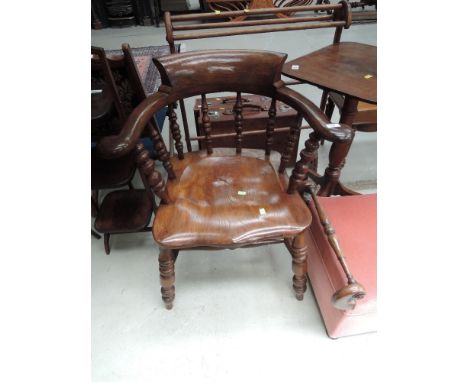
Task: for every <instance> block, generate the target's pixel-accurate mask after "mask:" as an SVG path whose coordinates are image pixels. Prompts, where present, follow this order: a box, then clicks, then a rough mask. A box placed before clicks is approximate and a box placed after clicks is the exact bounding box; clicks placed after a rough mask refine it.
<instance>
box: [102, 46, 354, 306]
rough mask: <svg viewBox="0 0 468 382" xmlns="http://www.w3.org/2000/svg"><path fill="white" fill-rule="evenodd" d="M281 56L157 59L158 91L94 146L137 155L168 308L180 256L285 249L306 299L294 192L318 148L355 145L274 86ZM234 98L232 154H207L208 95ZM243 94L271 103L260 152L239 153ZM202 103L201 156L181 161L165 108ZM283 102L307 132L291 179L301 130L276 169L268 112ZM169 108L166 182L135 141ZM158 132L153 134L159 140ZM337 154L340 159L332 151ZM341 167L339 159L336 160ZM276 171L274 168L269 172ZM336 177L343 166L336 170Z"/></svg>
mask: <svg viewBox="0 0 468 382" xmlns="http://www.w3.org/2000/svg"><path fill="white" fill-rule="evenodd" d="M286 57H287V55H286V54H282V53H275V52H265V51H255V50H206V51H197V52H188V53H182V54H177V55H171V56H166V57H162V58H160V59H155V60H154V62H155V64H156V65H157V67H158V69H159V71H160V73H161V78H162V85H161V87H160V88H159V90H158V92H157V93H155V94H154V95H152V96H150V97H149V98H147V99H146V100H144V101H143V102H142V103H140V105H138V106H137V108H136V109H135V110H134V111H133V112H132V114H131V115H130V117H129V118H128V120H127V122H126V123H125V126H124V127H123V129H122V131H121V133H120V134H119V135H118V136H114V137H106V138H104V139H103V140H102V141H101V142H100V143H99V145H98V150H99V151H100V153H101V154H102V155H104V156H106V157H118V156H123V155H126V154H127V153H128V152H129V151H131V150H133V149H134V148H135V147H136V161H137V164H138V166H139V168H140V172H141V173H142V174H144V176H145V179H146V182H147V184H148V185H149V186H150V187H151V189H152V190H153V191H154V192H155V194H156V195H157V196H158V197H159V198H160V204H159V207H158V210H157V213H156V217H155V220H154V223H153V237H154V239H155V241H156V242H157V244H158V245H159V247H160V254H159V269H160V279H161V285H162V288H161V292H162V298H163V301H164V302H165V305H166V308H167V309H171V308H172V304H173V300H174V296H175V288H174V280H175V275H174V263H175V260H176V258H177V256H178V253H179V250H187V249H195V248H198V249H200V248H202V249H205V248H206V249H210V248H211V249H216V248H231V249H233V248H238V247H248V246H256V245H264V244H270V243H285V244H286V246H287V247H288V249H289V251H290V252H291V254H292V257H293V261H292V263H293V266H292V268H293V272H294V276H293V288H294V290H295V295H296V298H297V299H298V300H302V298H303V295H304V292H305V290H306V246H305V241H304V239H305V237H304V231H305V230H306V228H307V227H308V226H309V225H310V223H311V214H310V211H309V210H308V208H307V206H306V204H305V203H304V201H303V200H302V198H301V196H300V193H301V192H302V190H303V189H304V187H305V179H306V174H307V165H308V163H309V162H310V160H312V158H313V156H314V152H313V151H314V149H315V148H316V147H317V146H318V144H319V141H320V139H322V138H323V139H326V140H329V141H331V142H333V145H339V146H341V145H343V144H345V145H346V143H347V142H349V141H350V140H351V139H352V138H353V134H354V133H353V130H352V129H350V128H349V127H347V126H345V125H330V124H329V121H328V120H327V118H326V116H325V114H323V112H322V111H321V110H320V109H319V108H318V107H316V106H315V105H314V104H313V103H312V102H310V101H309V100H307V99H306V98H305V97H303V96H302V95H300V94H299V93H297V92H295V91H293V90H291V89H288V88H287V87H285V86H284V83H283V82H282V81H281V68H282V65H283V63H284V61H285V60H286ZM219 92H234V93H236V103H235V107H234V114H235V118H234V123H233V132H232V133H224V134H223V136H230V137H232V139H233V140H234V142H235V148H213V147H212V146H211V140H212V139H213V138H215V137H217V136H219V135H221V134H211V122H210V116H209V113H208V105H207V101H206V99H207V94H211V93H219ZM241 92H246V93H250V94H257V95H262V96H266V97H270V98H271V106H270V110H269V118H268V121H267V123H266V126H265V130H264V131H261V132H260V133H263V134H265V131H266V134H265V150H264V151H263V150H253V149H245V148H244V149H243V148H242V139H243V136H244V135H245V134H247V133H252V134H257V133H259V132H258V131H257V132H250V131H249V132H244V133H243V131H242V125H243V117H242V96H241ZM200 94H201V96H202V123H203V125H204V131H205V135H204V136H197V137H194V138H193V139H197V140H204V142H205V148H206V150H203V151H193V152H183V145H182V141H181V140H182V137H181V133H180V129H179V125H178V123H177V118H176V114H175V112H174V110H173V107H172V105H173V104H174V103H175V102H176V101H178V100H180V99H181V98H188V97H192V96H196V95H200ZM276 101H282V102H284V103H286V104H287V105H289V106H291V107H292V108H294V109H295V110H297V111H298V114H299V115H300V116H301V118H298V120H299V121H300V120H302V117H303V118H304V119H305V120H306V122H307V123H308V124H309V125H310V127H311V128H312V129H313V131H312V132H311V133H310V135H309V139H308V140H307V142H306V144H305V149H304V150H302V152H301V159H300V160H299V161H298V162H297V163H296V166H295V168H294V170H293V173H292V176H291V177H290V178H289V181H288V178H287V176H286V174H285V168H286V164H287V162H288V160H289V158H288V156H289V155H290V153H291V150H292V148H293V146H294V143H295V141H296V140H297V139H299V135H300V130H301V125H300V124H299V123H298V124H296V125H295V126H292V127H291V128H289V127H287V128H286V129H290V134H289V144H288V148H287V149H286V150H285V152H284V153H283V154H282V156H281V159H280V160H279V161H278V162H277V163H274V160H273V152H272V150H271V147H272V139H273V131H274V130H275V127H274V125H275V110H276V107H275V103H276ZM166 105H169V109H170V112H169V120H170V130H171V133H172V136H173V139H174V142H175V147H176V152H175V155H174V156H173V157H170V155H169V153H168V150H167V148H166V145H165V143H164V141H163V139H162V137H161V135H160V134H156V135H155V136H154V145H155V149H156V151H157V154H158V160H159V161H161V162H162V164H163V166H164V168H165V170H166V172H167V182H166V181H165V180H164V177H163V175H162V174H161V173H160V172H158V171H157V170H156V168H155V164H154V162H153V161H152V160H151V159H150V157H149V155H148V153H147V152H146V150H145V148H144V146H143V145H142V144H139V143H138V138H139V136H140V134H141V133H142V132H143V129H144V127H145V125H146V124H147V122H148V120H149V119H150V118H151V116H152V115H153V114H154V113H155V112H156V111H157V110H159V109H160V108H162V107H164V106H166ZM156 133H157V132H156ZM338 152H339V153H342V150H338ZM343 158H344V157H343ZM274 166H275V167H276V166H278V167H276V168H275V167H274ZM334 166H335V168H334V169H335V170H336V171H337V172H339V170H340V166H341V162H340V160H337V161H336V162H335V163H334Z"/></svg>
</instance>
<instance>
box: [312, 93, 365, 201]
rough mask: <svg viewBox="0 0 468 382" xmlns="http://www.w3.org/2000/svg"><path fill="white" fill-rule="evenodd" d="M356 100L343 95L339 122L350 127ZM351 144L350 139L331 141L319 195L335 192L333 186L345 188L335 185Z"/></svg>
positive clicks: (355, 111)
mask: <svg viewBox="0 0 468 382" xmlns="http://www.w3.org/2000/svg"><path fill="white" fill-rule="evenodd" d="M358 102H359V101H358V100H357V99H356V98H353V97H350V96H346V97H345V100H344V105H343V110H342V111H341V117H340V123H343V124H346V125H348V126H350V127H352V125H353V122H354V119H355V117H356V113H357V105H358ZM351 144H352V141H351V142H349V143H338V142H335V143H333V145H332V147H331V149H330V154H329V164H328V167H327V168H326V170H325V174H324V180H323V183H322V186H321V187H320V190H319V192H318V194H319V195H321V196H330V195H333V194H334V193H335V188H339V189H340V190H341V191H344V190H346V188H343V187H341V184H340V186H339V187H336V185H337V184H338V183H339V178H340V174H341V169H342V168H343V166H344V165H345V159H346V156H347V155H348V152H349V149H350V148H351Z"/></svg>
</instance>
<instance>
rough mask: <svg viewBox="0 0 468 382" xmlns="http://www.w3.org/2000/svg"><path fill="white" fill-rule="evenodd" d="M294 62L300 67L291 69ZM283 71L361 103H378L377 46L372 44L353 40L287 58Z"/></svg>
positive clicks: (287, 74) (292, 76)
mask: <svg viewBox="0 0 468 382" xmlns="http://www.w3.org/2000/svg"><path fill="white" fill-rule="evenodd" d="M293 65H299V69H297V70H294V69H292V67H293ZM283 74H284V75H286V76H288V77H291V78H295V79H297V80H300V81H304V82H307V83H309V84H312V85H316V86H319V87H321V88H322V89H328V90H333V91H335V92H338V93H342V94H345V95H349V96H351V97H353V98H357V99H359V100H362V101H364V102H369V103H377V47H375V46H372V45H366V44H360V43H355V42H341V43H339V44H333V45H329V46H327V47H325V48H323V49H319V50H317V51H315V52H312V53H309V54H307V55H305V56H302V57H299V58H297V59H295V60H292V61H289V62H288V63H287V64H286V65H284V68H283ZM369 76H370V77H369ZM366 77H368V78H366Z"/></svg>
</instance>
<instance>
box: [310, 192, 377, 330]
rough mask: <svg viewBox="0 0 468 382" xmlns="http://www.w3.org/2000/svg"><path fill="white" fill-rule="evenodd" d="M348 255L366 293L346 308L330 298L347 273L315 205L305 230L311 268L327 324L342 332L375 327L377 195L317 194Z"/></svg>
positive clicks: (312, 278) (312, 279)
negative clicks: (337, 256) (339, 307)
mask: <svg viewBox="0 0 468 382" xmlns="http://www.w3.org/2000/svg"><path fill="white" fill-rule="evenodd" d="M319 203H320V205H321V206H322V208H323V209H324V210H325V213H326V215H327V216H328V218H329V220H330V222H331V225H332V226H333V227H334V228H335V230H336V234H337V237H338V240H339V242H340V245H341V247H342V250H343V253H344V255H345V256H346V260H347V262H348V265H349V268H350V270H351V272H352V273H353V275H354V277H355V279H356V280H357V281H359V283H361V284H362V285H363V286H364V288H365V289H366V292H367V294H366V297H365V298H364V299H362V300H359V301H358V303H357V305H356V307H355V309H353V310H349V311H342V310H338V309H336V308H335V307H334V306H333V305H332V303H331V296H332V295H333V293H334V292H335V291H336V290H338V289H340V288H342V287H343V286H345V285H346V277H345V276H344V273H343V270H342V268H341V266H340V264H339V262H338V260H337V259H336V256H335V254H334V252H333V250H332V248H331V247H330V245H329V243H328V240H327V237H326V235H325V234H324V232H323V229H322V227H321V224H320V220H319V218H318V215H317V212H316V210H315V208H314V207H313V205H312V206H311V211H312V215H313V219H312V225H311V228H310V231H309V232H310V233H311V234H310V235H307V247H308V260H307V263H308V273H309V278H310V281H311V284H312V287H313V289H314V293H315V296H316V299H317V302H318V305H319V307H320V311H321V313H322V317H323V320H324V323H325V326H326V328H327V332H328V335H329V336H330V337H332V338H338V337H343V336H348V335H354V334H361V333H366V332H372V331H375V330H376V329H377V324H376V315H377V277H376V265H377V264H376V263H377V256H376V254H377V195H376V194H374V195H356V196H346V197H331V198H330V197H327V198H319Z"/></svg>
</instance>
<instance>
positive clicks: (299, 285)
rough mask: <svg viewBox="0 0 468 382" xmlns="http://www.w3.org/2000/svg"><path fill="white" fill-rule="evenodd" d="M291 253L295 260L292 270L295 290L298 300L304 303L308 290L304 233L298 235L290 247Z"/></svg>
mask: <svg viewBox="0 0 468 382" xmlns="http://www.w3.org/2000/svg"><path fill="white" fill-rule="evenodd" d="M290 252H291V255H292V258H293V261H292V270H293V272H294V276H293V288H294V291H295V292H296V298H297V299H298V300H299V301H302V299H303V298H304V293H305V291H306V289H307V284H306V268H307V261H306V260H307V246H306V244H305V236H304V233H300V234H299V235H297V236H296V237H295V238H294V239H293V241H292V245H291V247H290Z"/></svg>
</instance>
